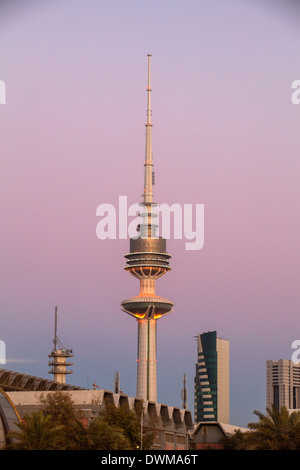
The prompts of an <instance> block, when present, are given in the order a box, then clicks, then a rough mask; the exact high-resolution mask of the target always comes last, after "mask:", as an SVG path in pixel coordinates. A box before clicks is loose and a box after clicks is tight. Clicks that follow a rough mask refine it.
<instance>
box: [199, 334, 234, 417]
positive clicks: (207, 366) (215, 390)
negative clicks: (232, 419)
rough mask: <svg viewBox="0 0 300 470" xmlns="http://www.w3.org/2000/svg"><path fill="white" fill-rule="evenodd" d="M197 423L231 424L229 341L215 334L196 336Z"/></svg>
mask: <svg viewBox="0 0 300 470" xmlns="http://www.w3.org/2000/svg"><path fill="white" fill-rule="evenodd" d="M197 352H198V360H197V364H196V376H195V423H199V422H201V421H219V422H221V423H226V424H229V341H228V340H225V339H221V338H217V332H216V331H209V332H207V333H203V334H200V335H198V336H197Z"/></svg>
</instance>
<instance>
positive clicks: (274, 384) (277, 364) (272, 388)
mask: <svg viewBox="0 0 300 470" xmlns="http://www.w3.org/2000/svg"><path fill="white" fill-rule="evenodd" d="M266 378H267V408H271V407H272V404H274V405H275V406H276V408H277V409H278V410H280V408H281V407H282V406H286V408H287V409H288V410H291V411H295V410H297V411H300V363H298V364H297V363H295V362H293V361H290V360H288V359H280V360H278V361H267V363H266Z"/></svg>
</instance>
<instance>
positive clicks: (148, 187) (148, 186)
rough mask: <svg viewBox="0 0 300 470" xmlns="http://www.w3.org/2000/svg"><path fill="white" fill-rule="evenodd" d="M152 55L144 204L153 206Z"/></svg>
mask: <svg viewBox="0 0 300 470" xmlns="http://www.w3.org/2000/svg"><path fill="white" fill-rule="evenodd" d="M151 91H152V88H151V54H148V86H147V122H146V124H145V126H146V151H145V164H144V165H145V181H144V204H152V202H153V191H152V185H153V181H152V179H153V178H152V174H153V169H152V167H153V159H152V122H151V115H152V113H151Z"/></svg>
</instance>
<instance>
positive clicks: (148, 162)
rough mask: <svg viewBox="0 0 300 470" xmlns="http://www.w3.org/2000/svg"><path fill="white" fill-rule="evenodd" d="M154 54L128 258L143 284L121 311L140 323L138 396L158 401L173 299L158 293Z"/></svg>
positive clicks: (161, 262)
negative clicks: (162, 346) (160, 343)
mask: <svg viewBox="0 0 300 470" xmlns="http://www.w3.org/2000/svg"><path fill="white" fill-rule="evenodd" d="M151 91H152V89H151V55H150V54H148V86H147V122H146V124H145V126H146V150H145V163H144V167H145V171H144V193H143V196H142V197H143V202H142V203H141V204H140V205H141V207H142V208H143V211H142V213H141V214H140V216H141V218H142V220H143V222H142V223H141V224H140V225H139V226H138V228H137V236H136V237H133V238H131V239H130V252H129V253H128V254H127V255H125V258H126V260H127V261H126V267H125V270H126V271H128V272H129V273H130V274H131V275H132V276H134V277H135V278H137V279H138V280H139V281H140V293H139V295H137V296H135V297H132V298H130V299H127V300H124V301H123V302H122V303H121V307H122V310H123V311H124V312H126V313H128V314H129V315H131V316H132V317H134V318H135V319H136V320H137V323H138V347H137V388H136V396H137V398H141V399H143V400H144V401H148V400H149V401H154V402H156V401H157V367H156V366H157V346H156V337H157V320H158V319H159V318H161V317H163V316H164V315H166V314H167V313H170V312H171V311H172V310H173V306H174V305H173V303H172V302H171V301H170V300H167V299H164V298H163V297H159V296H157V295H156V293H155V283H156V280H157V279H158V278H159V277H161V276H163V275H164V274H165V273H166V272H167V271H169V270H170V269H171V268H170V266H169V259H170V258H171V256H170V255H169V254H168V253H167V252H166V240H165V239H164V238H162V237H160V236H158V235H157V234H156V232H157V227H158V226H157V225H156V224H154V223H153V218H154V217H155V216H156V215H157V214H155V213H154V212H153V208H154V207H155V206H156V204H155V203H154V202H153V185H154V172H153V158H152V122H151Z"/></svg>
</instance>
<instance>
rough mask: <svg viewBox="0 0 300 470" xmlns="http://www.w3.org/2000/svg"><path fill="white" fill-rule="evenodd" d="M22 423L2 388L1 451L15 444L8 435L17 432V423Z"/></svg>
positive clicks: (0, 394)
mask: <svg viewBox="0 0 300 470" xmlns="http://www.w3.org/2000/svg"><path fill="white" fill-rule="evenodd" d="M20 421H21V418H20V416H19V413H18V412H17V410H16V408H15V406H14V404H13V403H12V401H11V400H10V398H9V397H8V396H7V394H6V393H5V392H4V390H3V389H2V388H0V449H1V448H2V447H4V446H5V445H7V444H12V443H13V442H12V441H13V439H11V438H8V437H7V434H8V433H9V432H10V431H17V430H18V426H17V423H19V422H20Z"/></svg>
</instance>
